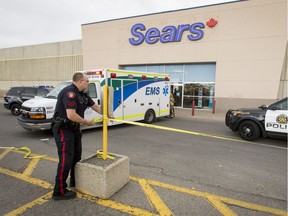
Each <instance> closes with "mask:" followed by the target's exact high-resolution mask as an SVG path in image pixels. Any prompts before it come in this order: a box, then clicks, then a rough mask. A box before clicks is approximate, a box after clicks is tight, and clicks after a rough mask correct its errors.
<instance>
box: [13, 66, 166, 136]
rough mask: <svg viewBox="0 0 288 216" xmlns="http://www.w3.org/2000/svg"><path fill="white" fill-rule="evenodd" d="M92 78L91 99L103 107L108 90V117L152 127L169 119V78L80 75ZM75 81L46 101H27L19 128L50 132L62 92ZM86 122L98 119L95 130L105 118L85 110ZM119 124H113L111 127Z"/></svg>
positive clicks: (112, 73)
mask: <svg viewBox="0 0 288 216" xmlns="http://www.w3.org/2000/svg"><path fill="white" fill-rule="evenodd" d="M79 72H82V73H83V74H85V75H86V76H87V77H88V78H89V85H88V89H87V93H88V95H89V96H90V97H91V98H92V99H93V101H94V102H95V103H96V104H98V105H100V106H102V104H103V86H104V85H107V86H108V92H109V93H108V95H109V96H108V114H109V116H113V117H114V118H115V119H119V120H126V121H142V120H143V121H144V122H145V123H148V124H151V123H153V122H155V121H156V119H157V118H158V117H165V116H167V115H169V109H170V104H169V100H170V76H169V74H159V73H150V72H149V73H147V72H136V71H127V70H116V69H99V70H89V71H79ZM71 83H72V81H64V82H62V83H60V84H59V85H58V86H56V87H55V88H54V89H53V90H52V91H51V92H50V93H49V94H47V96H46V97H45V98H34V99H31V100H28V101H25V102H24V103H23V104H22V107H21V115H20V116H19V117H18V123H19V125H20V126H21V127H22V128H24V129H27V130H49V129H51V121H52V117H53V114H54V111H55V107H56V102H57V97H58V94H59V92H60V91H61V90H62V89H63V88H65V87H66V86H68V85H70V84H71ZM85 119H89V120H90V119H96V121H97V119H99V122H100V123H96V124H95V125H93V126H84V125H83V126H81V129H86V128H94V127H101V126H102V124H101V119H102V115H100V114H98V113H96V112H95V111H93V110H92V109H91V108H88V109H86V111H85ZM115 124H119V123H116V122H110V121H109V125H115Z"/></svg>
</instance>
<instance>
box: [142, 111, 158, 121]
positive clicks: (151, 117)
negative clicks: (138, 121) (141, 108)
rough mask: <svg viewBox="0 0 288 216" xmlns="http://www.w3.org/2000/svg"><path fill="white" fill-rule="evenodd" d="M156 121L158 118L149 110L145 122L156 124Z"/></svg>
mask: <svg viewBox="0 0 288 216" xmlns="http://www.w3.org/2000/svg"><path fill="white" fill-rule="evenodd" d="M155 120H156V116H155V112H154V110H152V109H149V110H147V112H146V113H145V118H144V121H145V123H147V124H151V123H153V122H155Z"/></svg>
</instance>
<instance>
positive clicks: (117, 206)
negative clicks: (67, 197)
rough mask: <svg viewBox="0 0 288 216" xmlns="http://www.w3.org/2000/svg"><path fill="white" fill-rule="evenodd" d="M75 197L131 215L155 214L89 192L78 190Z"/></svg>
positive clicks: (152, 215) (147, 215)
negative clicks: (84, 192)
mask: <svg viewBox="0 0 288 216" xmlns="http://www.w3.org/2000/svg"><path fill="white" fill-rule="evenodd" d="M77 197H79V198H81V199H84V200H88V201H90V202H94V203H96V204H99V205H102V206H105V207H109V208H112V209H115V210H118V211H121V212H125V213H128V214H131V215H143V216H157V214H155V213H152V212H149V211H147V210H145V209H141V208H138V207H133V206H129V205H126V204H122V203H119V202H116V201H113V200H103V199H99V198H97V197H94V196H91V195H89V194H83V193H81V192H79V191H77Z"/></svg>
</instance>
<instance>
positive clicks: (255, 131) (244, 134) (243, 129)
mask: <svg viewBox="0 0 288 216" xmlns="http://www.w3.org/2000/svg"><path fill="white" fill-rule="evenodd" d="M239 134H240V136H241V138H242V139H244V140H248V141H253V140H256V139H258V138H259V136H260V128H259V126H258V125H257V124H256V123H255V122H253V121H244V122H242V123H241V124H240V126H239Z"/></svg>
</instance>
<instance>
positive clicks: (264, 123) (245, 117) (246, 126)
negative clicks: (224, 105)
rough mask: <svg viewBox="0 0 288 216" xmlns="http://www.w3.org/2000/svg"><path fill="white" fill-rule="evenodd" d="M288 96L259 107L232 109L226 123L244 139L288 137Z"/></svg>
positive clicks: (227, 114)
mask: <svg viewBox="0 0 288 216" xmlns="http://www.w3.org/2000/svg"><path fill="white" fill-rule="evenodd" d="M287 99H288V98H287V97H286V98H283V99H281V100H279V101H276V102H274V103H272V104H271V105H269V106H266V105H262V106H259V107H258V109H237V110H232V109H230V110H229V111H228V112H227V113H226V117H225V123H226V126H227V127H229V128H230V129H231V130H232V131H234V132H237V131H238V132H239V135H240V136H241V138H243V139H244V140H249V141H253V140H256V139H258V138H259V137H260V136H262V137H278V138H286V139H287V133H288V126H287V121H288V110H287V107H288V105H287Z"/></svg>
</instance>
